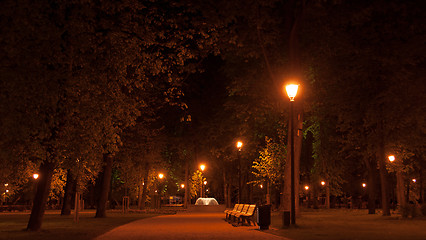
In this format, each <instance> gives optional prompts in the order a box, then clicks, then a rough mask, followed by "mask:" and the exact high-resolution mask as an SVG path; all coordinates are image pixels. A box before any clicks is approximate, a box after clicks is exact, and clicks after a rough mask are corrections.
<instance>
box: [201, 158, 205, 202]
mask: <svg viewBox="0 0 426 240" xmlns="http://www.w3.org/2000/svg"><path fill="white" fill-rule="evenodd" d="M205 169H206V165H205V164H204V163H202V164H200V170H201V172H204V170H205ZM200 197H201V198H202V197H203V174H201V186H200Z"/></svg>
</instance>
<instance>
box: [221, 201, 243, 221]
mask: <svg viewBox="0 0 426 240" xmlns="http://www.w3.org/2000/svg"><path fill="white" fill-rule="evenodd" d="M240 205H242V204H235V205H234V209H232V210H229V209H228V210H225V219H226V220H228V218H229V214H230V213H231V212H236V211H238V208H239V207H240ZM241 208H242V207H241Z"/></svg>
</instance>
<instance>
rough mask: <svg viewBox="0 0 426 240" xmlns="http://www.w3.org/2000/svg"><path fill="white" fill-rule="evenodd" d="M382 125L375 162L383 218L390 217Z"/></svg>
mask: <svg viewBox="0 0 426 240" xmlns="http://www.w3.org/2000/svg"><path fill="white" fill-rule="evenodd" d="M382 124H383V123H380V126H379V146H378V149H377V155H376V158H377V161H378V163H379V170H380V183H381V190H382V211H383V216H390V215H391V213H390V203H389V183H388V171H387V170H386V163H385V161H386V154H385V146H384V139H383V138H384V136H383V126H382Z"/></svg>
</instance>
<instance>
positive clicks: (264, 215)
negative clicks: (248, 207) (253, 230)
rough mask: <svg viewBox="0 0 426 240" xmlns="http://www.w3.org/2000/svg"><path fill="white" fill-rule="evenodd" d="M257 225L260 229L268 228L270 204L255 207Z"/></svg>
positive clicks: (269, 223)
mask: <svg viewBox="0 0 426 240" xmlns="http://www.w3.org/2000/svg"><path fill="white" fill-rule="evenodd" d="M257 225H258V226H259V229H260V230H266V229H269V225H271V205H263V206H258V207H257Z"/></svg>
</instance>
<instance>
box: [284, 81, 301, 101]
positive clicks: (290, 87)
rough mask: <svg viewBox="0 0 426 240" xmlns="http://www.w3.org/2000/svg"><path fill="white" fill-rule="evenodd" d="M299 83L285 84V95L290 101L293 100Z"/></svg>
mask: <svg viewBox="0 0 426 240" xmlns="http://www.w3.org/2000/svg"><path fill="white" fill-rule="evenodd" d="M298 88H299V85H297V84H288V85H286V86H285V91H286V92H287V96H288V97H289V98H290V101H294V98H295V97H296V95H297V89H298Z"/></svg>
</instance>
